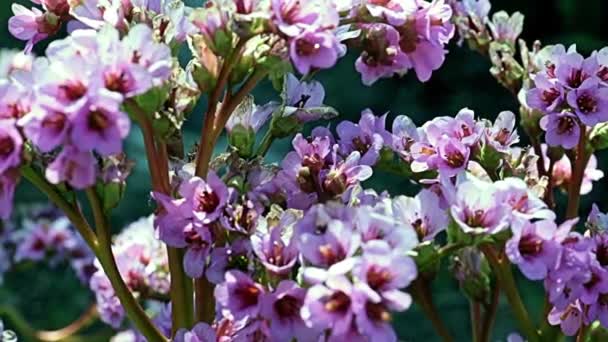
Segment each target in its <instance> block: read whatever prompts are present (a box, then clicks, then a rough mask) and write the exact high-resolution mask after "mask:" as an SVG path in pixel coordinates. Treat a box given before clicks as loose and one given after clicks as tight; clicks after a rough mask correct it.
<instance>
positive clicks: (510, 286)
mask: <svg viewBox="0 0 608 342" xmlns="http://www.w3.org/2000/svg"><path fill="white" fill-rule="evenodd" d="M480 248H481V250H482V252H483V253H484V254H485V256H486V257H487V258H488V262H489V263H490V265H492V269H493V271H494V272H495V274H496V278H497V279H498V282H499V284H500V287H501V288H502V289H503V290H504V293H505V295H506V296H507V300H508V301H509V304H510V305H511V309H512V310H513V315H514V316H515V319H517V322H518V323H519V327H520V329H521V330H522V332H523V333H524V334H525V335H526V338H527V339H528V341H529V342H539V337H538V333H537V331H536V328H535V327H534V324H532V321H530V316H529V315H528V311H527V310H526V307H525V306H524V303H523V301H522V299H521V296H520V295H519V291H518V290H517V285H516V284H515V279H514V278H513V273H512V272H511V264H510V263H509V262H508V260H506V259H504V258H499V257H498V255H496V251H495V250H494V248H493V247H492V246H490V245H482V246H480Z"/></svg>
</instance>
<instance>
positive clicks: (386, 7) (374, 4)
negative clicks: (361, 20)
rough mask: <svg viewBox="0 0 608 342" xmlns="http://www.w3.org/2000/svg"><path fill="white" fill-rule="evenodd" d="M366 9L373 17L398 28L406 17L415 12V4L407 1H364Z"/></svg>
mask: <svg viewBox="0 0 608 342" xmlns="http://www.w3.org/2000/svg"><path fill="white" fill-rule="evenodd" d="M363 3H365V7H366V9H367V10H368V11H369V14H371V15H372V16H374V17H377V18H382V19H384V20H386V21H387V22H388V23H389V24H391V25H393V26H400V25H403V24H404V23H405V21H406V20H407V18H408V16H410V15H412V14H414V13H415V12H416V7H417V6H416V4H415V3H414V2H409V1H399V0H387V1H374V0H366V1H363Z"/></svg>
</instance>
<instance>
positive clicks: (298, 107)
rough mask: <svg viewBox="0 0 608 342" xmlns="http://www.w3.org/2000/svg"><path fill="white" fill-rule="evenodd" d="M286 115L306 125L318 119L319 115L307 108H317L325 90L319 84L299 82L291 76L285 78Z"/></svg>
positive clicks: (320, 104)
mask: <svg viewBox="0 0 608 342" xmlns="http://www.w3.org/2000/svg"><path fill="white" fill-rule="evenodd" d="M285 96H286V98H285V99H284V101H285V104H286V107H285V112H286V115H295V116H296V118H297V119H298V121H300V122H301V123H306V122H309V121H315V120H318V119H319V118H320V115H319V114H316V113H313V112H311V111H307V110H306V109H307V108H319V107H322V106H323V101H324V100H325V89H324V88H323V85H322V84H321V83H320V82H317V81H314V80H311V81H309V82H300V81H299V80H298V79H297V78H296V77H295V76H294V75H293V74H287V75H286V76H285Z"/></svg>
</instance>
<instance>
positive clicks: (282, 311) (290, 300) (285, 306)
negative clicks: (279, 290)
mask: <svg viewBox="0 0 608 342" xmlns="http://www.w3.org/2000/svg"><path fill="white" fill-rule="evenodd" d="M301 307H302V303H301V301H300V300H299V299H298V298H296V297H294V296H290V295H285V296H283V297H282V298H281V299H279V300H277V301H276V302H274V310H275V311H276V312H277V313H278V314H279V316H280V317H281V318H288V317H295V316H298V315H299V313H300V308H301Z"/></svg>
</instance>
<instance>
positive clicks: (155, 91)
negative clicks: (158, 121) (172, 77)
mask: <svg viewBox="0 0 608 342" xmlns="http://www.w3.org/2000/svg"><path fill="white" fill-rule="evenodd" d="M169 89H170V85H169V84H165V85H163V86H161V87H156V88H152V89H150V90H148V91H147V92H146V93H145V94H142V95H139V96H137V97H135V101H136V102H137V104H138V105H139V107H140V108H141V109H142V110H143V111H144V112H145V113H147V114H151V113H155V112H157V111H159V110H160V109H162V108H163V105H164V104H165V102H166V101H167V98H168V97H169Z"/></svg>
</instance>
